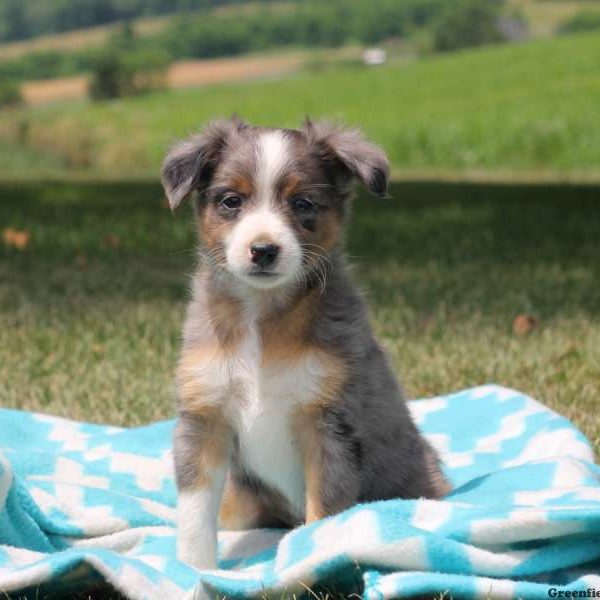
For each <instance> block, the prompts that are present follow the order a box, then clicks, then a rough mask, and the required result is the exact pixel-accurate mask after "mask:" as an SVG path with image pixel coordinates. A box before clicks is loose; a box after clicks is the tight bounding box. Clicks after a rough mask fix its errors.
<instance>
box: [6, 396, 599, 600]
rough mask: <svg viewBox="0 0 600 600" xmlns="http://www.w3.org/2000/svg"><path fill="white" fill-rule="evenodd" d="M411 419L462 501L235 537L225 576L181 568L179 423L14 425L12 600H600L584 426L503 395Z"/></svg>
mask: <svg viewBox="0 0 600 600" xmlns="http://www.w3.org/2000/svg"><path fill="white" fill-rule="evenodd" d="M411 410H412V411H413V414H414V415H415V417H416V419H417V421H418V423H419V426H420V427H421V429H422V430H423V432H424V433H425V434H426V435H427V436H428V438H429V439H430V440H431V442H432V443H433V444H434V445H435V446H436V447H437V448H438V449H439V451H440V453H441V455H442V458H443V460H444V463H445V465H446V471H447V474H448V477H449V478H450V480H451V481H452V483H453V486H454V491H453V492H452V494H451V495H450V496H449V497H447V498H446V499H444V500H442V501H432V500H394V501H388V502H378V503H374V504H367V505H362V506H357V507H355V508H353V509H351V510H348V511H347V512H345V513H342V514H340V515H338V516H336V517H333V518H330V519H326V520H324V521H321V522H318V523H314V524H312V525H310V526H306V527H300V528H299V529H296V530H293V531H279V530H254V531H247V532H227V531H223V532H221V533H220V537H219V570H217V571H211V572H197V571H195V570H193V569H191V568H189V567H187V566H185V565H184V564H182V563H180V562H179V561H177V560H176V558H175V530H174V518H175V502H176V493H175V487H174V483H173V476H172V465H171V456H170V447H171V432H172V428H173V422H172V421H167V422H162V423H156V424H154V425H149V426H147V427H139V428H134V429H120V428H116V427H105V426H99V425H89V424H85V423H75V422H72V421H67V420H64V419H58V418H55V417H49V416H45V415H40V414H31V413H25V412H19V411H11V410H0V595H2V593H3V592H6V593H7V594H9V595H12V594H14V597H18V596H22V594H23V593H24V592H26V591H29V592H30V593H31V594H32V596H33V597H44V596H43V594H44V593H45V592H46V591H48V592H51V593H53V594H58V597H69V592H71V591H78V592H79V591H83V590H85V589H87V588H89V587H91V586H93V585H94V583H98V582H99V581H101V580H102V579H106V580H108V581H109V582H110V583H111V584H112V585H113V586H114V587H116V588H117V589H118V590H120V591H121V593H122V594H123V595H124V596H126V597H128V598H151V599H154V598H156V599H157V600H165V599H166V600H168V599H170V598H173V599H179V598H183V597H186V596H187V597H189V598H192V597H196V598H205V597H215V596H225V595H226V596H227V597H228V598H236V597H252V596H258V597H273V598H281V597H286V596H288V595H290V596H291V594H292V593H298V592H303V591H304V590H305V589H306V588H310V589H311V590H314V591H316V592H318V591H319V590H320V589H322V588H323V589H330V590H331V589H334V590H337V591H339V590H347V591H349V592H350V591H355V592H356V591H358V592H359V593H360V594H361V595H362V596H363V597H365V598H368V599H376V598H377V599H379V598H396V597H399V596H402V597H406V596H411V595H421V596H422V595H428V594H430V593H441V592H446V596H445V597H448V596H453V597H455V598H465V597H466V598H515V597H519V598H524V599H525V598H548V597H553V595H555V596H554V597H560V596H559V595H558V593H559V592H560V591H569V592H571V593H572V592H576V591H580V592H585V593H586V594H587V593H588V592H587V590H588V589H595V590H597V592H598V593H599V594H600V468H599V467H598V466H596V465H595V464H594V462H593V455H592V451H591V449H590V444H589V442H588V441H587V440H586V438H585V437H584V436H583V435H582V434H581V433H580V432H579V431H578V430H577V429H576V428H575V427H574V426H573V425H572V424H571V423H569V421H567V420H566V419H564V418H562V417H560V416H559V415H557V414H556V413H554V412H552V411H551V410H549V409H547V408H546V407H544V406H543V405H542V404H540V403H538V402H536V401H535V400H533V399H531V398H529V397H527V396H525V395H524V394H522V393H519V392H516V391H513V390H510V389H506V388H502V387H498V386H484V387H478V388H474V389H471V390H467V391H463V392H459V393H456V394H451V395H448V396H440V397H437V398H431V399H428V400H422V401H415V402H412V403H411ZM269 591H272V592H273V593H272V594H268V593H267V594H265V592H269ZM52 597H55V596H52ZM563 597H565V596H563Z"/></svg>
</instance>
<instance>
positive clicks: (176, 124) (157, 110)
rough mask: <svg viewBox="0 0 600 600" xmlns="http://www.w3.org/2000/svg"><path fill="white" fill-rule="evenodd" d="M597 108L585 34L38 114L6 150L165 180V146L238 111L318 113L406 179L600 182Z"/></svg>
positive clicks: (599, 73)
mask: <svg viewBox="0 0 600 600" xmlns="http://www.w3.org/2000/svg"><path fill="white" fill-rule="evenodd" d="M540 65H543V68H541V67H540ZM509 67H510V68H509ZM599 105H600V34H586V35H577V36H571V37H564V38H554V39H548V40H541V41H536V42H531V43H527V44H522V45H513V46H502V47H492V48H486V49H482V50H476V51H468V52H461V53H455V54H452V55H448V56H442V57H432V58H430V59H427V60H421V61H418V62H414V63H411V64H406V63H400V62H391V63H390V64H388V65H386V66H383V67H381V68H375V69H373V68H371V69H369V68H366V67H362V66H359V65H353V64H346V66H340V65H338V66H336V67H335V68H333V67H332V68H327V67H326V66H325V67H323V68H322V69H318V68H314V69H312V70H308V71H305V72H303V73H301V74H298V75H296V76H292V77H289V78H285V79H281V80H271V81H260V82H252V83H243V84H240V83H238V84H226V85H218V86H212V87H206V88H200V89H193V90H173V91H168V92H165V93H159V94H154V95H150V96H147V97H140V98H135V99H130V100H126V101H117V102H112V103H106V104H96V105H92V104H87V103H65V104H62V105H55V106H49V107H39V108H31V109H26V110H23V111H20V112H16V113H14V114H13V116H12V117H11V118H10V119H4V120H2V121H1V122H0V140H4V141H5V143H8V142H10V141H13V143H17V144H20V143H23V144H25V145H26V146H27V147H28V148H29V149H33V150H35V151H37V152H45V153H47V154H52V155H53V156H55V157H56V158H57V159H58V160H60V161H62V163H63V165H64V167H65V168H80V169H93V170H96V171H115V170H116V171H118V170H121V171H127V172H128V173H131V172H132V171H138V172H139V171H142V172H154V173H155V172H156V169H157V167H158V164H159V162H160V160H161V157H162V155H163V153H164V151H165V147H166V146H167V145H168V144H169V143H170V142H172V141H173V140H174V139H175V138H177V137H178V136H181V135H183V134H185V133H187V132H189V131H192V130H194V129H196V128H197V127H198V125H199V124H201V123H203V122H204V121H206V120H207V119H209V118H211V117H215V116H218V115H227V114H230V113H232V112H234V111H235V112H238V113H240V114H241V115H243V116H245V117H247V118H248V119H250V120H251V121H253V122H257V123H270V124H273V123H276V124H285V125H296V124H297V123H298V122H299V121H300V120H301V119H302V118H303V116H304V115H305V114H306V113H310V114H311V115H313V116H327V117H332V118H341V119H343V120H345V121H348V122H350V123H357V124H361V125H362V126H363V127H364V128H365V129H366V130H367V131H368V133H370V134H371V135H372V136H373V137H374V138H375V139H376V140H378V141H379V142H380V143H381V144H383V146H384V147H385V148H386V149H387V150H388V152H389V154H390V157H391V159H392V162H393V165H394V168H395V169H396V171H397V172H400V171H402V170H414V169H423V168H427V169H454V170H459V171H473V170H481V169H483V170H498V169H502V170H511V171H517V172H518V171H523V170H527V171H553V172H558V173H559V174H561V173H562V174H575V175H577V174H588V175H589V174H590V173H592V174H596V175H597V174H599V173H600V167H599V165H600V119H598V106H599ZM34 166H35V165H34Z"/></svg>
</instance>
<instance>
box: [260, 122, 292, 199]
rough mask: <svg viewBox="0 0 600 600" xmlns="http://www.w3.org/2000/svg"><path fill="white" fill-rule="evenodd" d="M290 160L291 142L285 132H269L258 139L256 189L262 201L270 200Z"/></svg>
mask: <svg viewBox="0 0 600 600" xmlns="http://www.w3.org/2000/svg"><path fill="white" fill-rule="evenodd" d="M289 159H290V142H289V140H288V139H287V138H286V136H285V134H284V132H283V131H279V130H275V131H267V132H266V133H263V134H261V135H260V137H259V138H258V157H257V173H256V188H257V192H258V196H259V198H260V199H261V200H269V199H270V198H271V197H272V195H273V192H274V188H275V184H276V183H277V180H278V179H279V177H280V176H281V174H282V172H283V170H284V168H285V166H286V165H287V164H288V163H289Z"/></svg>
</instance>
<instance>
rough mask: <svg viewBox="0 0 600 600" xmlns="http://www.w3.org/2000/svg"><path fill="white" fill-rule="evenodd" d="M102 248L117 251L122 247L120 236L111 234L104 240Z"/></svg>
mask: <svg viewBox="0 0 600 600" xmlns="http://www.w3.org/2000/svg"><path fill="white" fill-rule="evenodd" d="M102 246H104V248H112V249H113V250H116V249H117V248H120V247H121V238H120V237H119V236H118V235H114V234H112V233H109V234H108V235H105V236H104V237H103V238H102Z"/></svg>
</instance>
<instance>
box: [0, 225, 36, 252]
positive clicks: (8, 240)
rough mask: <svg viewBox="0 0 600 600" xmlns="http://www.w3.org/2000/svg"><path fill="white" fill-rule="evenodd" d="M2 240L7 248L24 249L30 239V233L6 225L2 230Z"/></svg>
mask: <svg viewBox="0 0 600 600" xmlns="http://www.w3.org/2000/svg"><path fill="white" fill-rule="evenodd" d="M2 241H3V242H4V245H5V246H8V247H9V248H17V250H25V248H27V246H29V242H30V241H31V233H29V231H27V230H25V229H13V228H12V227H7V228H6V229H4V230H3V231H2Z"/></svg>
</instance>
